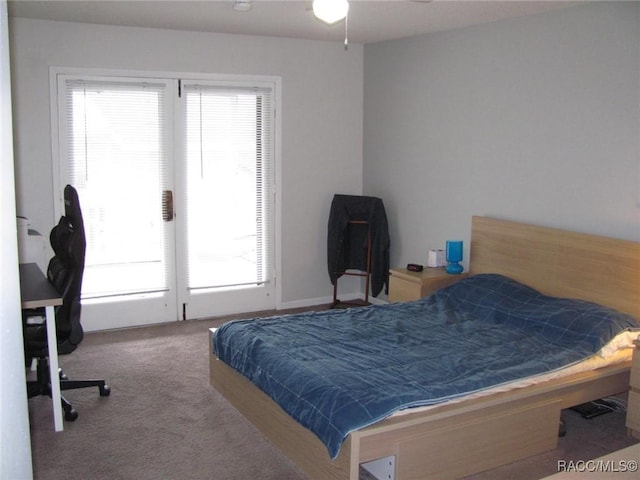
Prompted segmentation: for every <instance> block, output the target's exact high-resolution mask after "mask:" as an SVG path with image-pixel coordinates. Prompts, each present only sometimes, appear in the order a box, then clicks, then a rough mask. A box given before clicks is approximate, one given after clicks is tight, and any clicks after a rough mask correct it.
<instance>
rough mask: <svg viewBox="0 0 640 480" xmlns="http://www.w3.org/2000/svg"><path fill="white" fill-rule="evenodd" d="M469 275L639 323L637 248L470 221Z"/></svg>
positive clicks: (553, 231) (634, 244) (475, 219)
mask: <svg viewBox="0 0 640 480" xmlns="http://www.w3.org/2000/svg"><path fill="white" fill-rule="evenodd" d="M469 271H470V274H471V275H474V274H478V273H500V274H503V275H506V276H508V277H511V278H513V279H514V280H518V281H519V282H522V283H524V284H526V285H529V286H531V287H533V288H535V289H537V290H539V291H541V292H543V293H545V294H548V295H553V296H558V297H571V298H580V299H583V300H590V301H592V302H596V303H600V304H602V305H607V306H609V307H613V308H615V309H617V310H620V311H622V312H626V313H630V314H632V315H634V316H635V317H636V318H637V319H639V320H640V243H638V242H632V241H628V240H617V239H613V238H608V237H603V236H597V235H587V234H583V233H576V232H569V231H566V230H561V229H557V228H548V227H538V226H534V225H527V224H524V223H517V222H510V221H505V220H497V219H494V218H488V217H478V216H474V217H473V219H472V224H471V256H470V267H469Z"/></svg>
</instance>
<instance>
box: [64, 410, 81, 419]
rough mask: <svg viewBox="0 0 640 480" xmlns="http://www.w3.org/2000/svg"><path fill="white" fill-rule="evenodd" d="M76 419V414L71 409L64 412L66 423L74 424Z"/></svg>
mask: <svg viewBox="0 0 640 480" xmlns="http://www.w3.org/2000/svg"><path fill="white" fill-rule="evenodd" d="M76 418H78V412H77V411H75V410H74V409H73V408H72V409H71V410H67V411H65V412H64V419H65V420H66V421H67V422H74V421H75V420H76Z"/></svg>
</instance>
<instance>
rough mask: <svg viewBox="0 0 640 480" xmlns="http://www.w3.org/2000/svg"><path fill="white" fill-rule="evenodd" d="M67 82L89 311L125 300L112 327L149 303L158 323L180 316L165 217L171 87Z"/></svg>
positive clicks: (69, 179)
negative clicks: (170, 298) (163, 194)
mask: <svg viewBox="0 0 640 480" xmlns="http://www.w3.org/2000/svg"><path fill="white" fill-rule="evenodd" d="M62 87H63V89H64V91H65V92H66V94H65V95H64V96H63V103H64V107H65V108H63V109H61V110H62V111H63V113H64V114H65V115H64V116H65V117H66V118H65V120H66V122H65V123H64V124H63V125H64V128H63V131H64V132H65V134H66V135H65V136H64V141H63V142H62V145H63V147H64V148H63V153H64V156H63V159H64V162H63V165H64V166H65V167H66V168H64V170H65V171H66V175H64V178H65V182H66V183H71V184H72V185H74V186H75V187H76V189H77V190H78V195H79V197H80V203H81V207H82V212H83V217H84V222H85V229H86V235H87V251H86V258H85V271H84V278H83V289H82V298H83V305H84V306H87V307H88V310H89V313H88V314H87V313H84V314H83V317H87V316H88V317H89V320H90V319H91V316H92V315H91V313H90V312H91V311H92V308H91V305H95V304H96V303H100V304H101V305H102V306H104V305H106V304H107V303H112V304H117V303H119V302H120V303H121V302H127V307H128V312H127V314H126V315H122V314H118V315H117V318H118V321H119V323H118V324H117V325H109V326H108V327H115V326H130V325H135V324H139V323H143V321H142V320H141V319H142V318H144V317H145V315H144V311H145V310H147V311H148V309H149V308H150V307H149V305H147V304H148V303H150V302H151V303H155V304H156V305H155V308H151V309H152V310H154V312H155V314H156V315H160V318H154V321H164V320H167V319H172V320H175V319H176V317H177V314H176V309H175V289H174V287H173V285H174V284H175V281H174V278H173V276H174V272H175V268H174V267H173V259H174V257H173V255H171V252H172V251H173V241H172V238H173V231H172V226H171V224H169V223H168V222H164V221H163V216H162V213H163V209H162V206H163V204H162V200H163V198H162V192H163V191H165V190H167V189H168V185H169V179H170V175H168V172H169V171H171V169H170V168H169V165H168V153H167V152H168V151H169V149H168V136H169V132H168V131H167V130H168V129H167V125H168V121H169V119H168V118H167V101H166V97H167V92H166V90H167V85H166V83H165V82H158V83H153V82H149V81H144V82H140V81H132V80H122V81H116V80H113V79H88V78H84V79H65V80H64V84H63V85H62ZM169 296H173V297H174V300H171V301H167V297H169ZM138 306H140V307H141V309H140V308H138ZM86 310H87V308H85V311H86ZM106 310H108V309H106ZM129 316H130V317H131V318H130V319H128V320H127V319H126V318H127V317H129ZM108 327H106V328H108Z"/></svg>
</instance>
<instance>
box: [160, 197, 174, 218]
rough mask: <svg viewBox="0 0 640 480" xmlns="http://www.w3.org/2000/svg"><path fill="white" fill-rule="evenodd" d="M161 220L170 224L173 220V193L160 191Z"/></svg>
mask: <svg viewBox="0 0 640 480" xmlns="http://www.w3.org/2000/svg"><path fill="white" fill-rule="evenodd" d="M162 220H164V221H165V222H170V221H172V220H173V191H171V190H163V191H162Z"/></svg>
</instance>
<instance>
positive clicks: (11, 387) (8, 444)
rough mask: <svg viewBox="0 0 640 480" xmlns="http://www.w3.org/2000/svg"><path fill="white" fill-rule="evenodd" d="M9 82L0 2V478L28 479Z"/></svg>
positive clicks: (5, 28) (3, 7)
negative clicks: (0, 333) (0, 291)
mask: <svg viewBox="0 0 640 480" xmlns="http://www.w3.org/2000/svg"><path fill="white" fill-rule="evenodd" d="M10 80H11V79H10V77H9V34H8V22H7V2H5V1H0V104H1V105H2V109H1V110H0V151H1V152H2V153H1V154H0V229H1V231H2V235H1V236H0V276H1V277H0V278H2V280H1V281H0V283H1V284H2V293H0V329H1V330H2V335H0V365H2V368H1V369H0V405H2V408H0V479H2V480H29V479H31V478H32V469H31V437H30V435H29V413H28V410H27V389H26V376H25V369H24V349H23V347H22V316H21V314H20V282H19V280H18V240H17V232H16V222H15V216H16V204H15V187H14V181H13V176H14V168H13V140H12V138H11V133H12V131H13V130H12V125H11V123H12V122H11V81H10Z"/></svg>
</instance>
